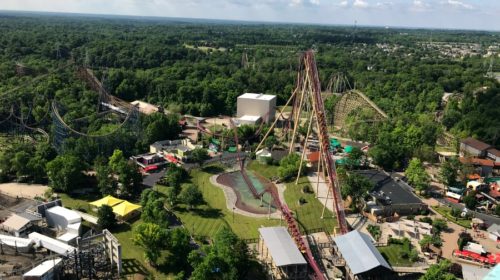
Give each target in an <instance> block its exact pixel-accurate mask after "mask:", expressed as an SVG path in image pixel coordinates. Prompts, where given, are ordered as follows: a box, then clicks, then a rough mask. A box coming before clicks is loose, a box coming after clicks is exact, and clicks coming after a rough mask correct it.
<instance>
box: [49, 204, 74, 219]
mask: <svg viewBox="0 0 500 280" xmlns="http://www.w3.org/2000/svg"><path fill="white" fill-rule="evenodd" d="M47 212H49V213H53V214H56V215H59V216H63V217H64V218H65V219H66V220H68V221H69V222H70V223H71V222H78V221H81V220H82V217H81V216H80V215H78V213H76V212H75V211H73V210H70V209H68V208H64V207H61V206H54V207H52V208H49V209H47Z"/></svg>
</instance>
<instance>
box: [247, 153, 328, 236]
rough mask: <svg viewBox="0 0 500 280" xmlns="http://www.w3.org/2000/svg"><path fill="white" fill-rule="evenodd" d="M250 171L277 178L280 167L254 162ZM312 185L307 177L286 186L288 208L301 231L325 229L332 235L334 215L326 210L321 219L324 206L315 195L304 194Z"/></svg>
mask: <svg viewBox="0 0 500 280" xmlns="http://www.w3.org/2000/svg"><path fill="white" fill-rule="evenodd" d="M248 169H250V170H253V171H255V172H257V173H259V174H261V175H263V176H264V177H266V178H271V177H274V176H277V174H278V167H277V166H271V165H264V164H260V163H258V162H257V161H253V162H251V163H250V164H249V165H248ZM306 185H310V183H309V180H308V179H307V178H306V177H302V178H300V179H299V183H298V185H295V181H293V182H290V183H287V184H286V190H285V200H286V203H287V204H288V207H289V208H290V209H291V210H292V211H293V212H294V213H295V217H296V218H297V220H298V222H299V225H300V226H301V230H312V229H317V228H324V229H326V230H327V231H328V232H330V233H332V232H333V228H334V226H335V225H336V219H335V218H333V213H332V212H331V211H330V210H328V209H325V213H324V216H323V219H321V212H322V211H323V204H321V202H320V201H319V200H318V199H317V198H316V197H315V194H314V193H303V192H302V189H303V187H304V186H306ZM301 197H302V198H304V199H305V200H306V203H305V204H302V205H300V204H299V199H300V198H301Z"/></svg>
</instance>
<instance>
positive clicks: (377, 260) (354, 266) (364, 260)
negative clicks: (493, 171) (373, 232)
mask: <svg viewBox="0 0 500 280" xmlns="http://www.w3.org/2000/svg"><path fill="white" fill-rule="evenodd" d="M334 240H335V243H336V244H337V247H338V249H339V251H340V253H342V256H343V257H344V259H345V261H346V264H347V265H348V266H349V268H351V271H352V272H353V273H354V274H360V273H363V272H367V271H369V270H372V269H374V268H376V267H379V266H383V267H386V268H387V269H390V270H392V268H391V266H390V265H389V264H388V263H387V261H386V260H385V259H384V257H382V255H381V254H380V252H379V251H378V250H377V248H375V246H374V245H373V243H372V241H371V239H370V237H369V236H368V235H366V234H364V233H361V232H359V231H357V230H355V231H351V232H349V233H347V234H344V235H341V236H338V237H336V238H335V239H334Z"/></svg>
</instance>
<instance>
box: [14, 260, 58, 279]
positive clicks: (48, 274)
mask: <svg viewBox="0 0 500 280" xmlns="http://www.w3.org/2000/svg"><path fill="white" fill-rule="evenodd" d="M61 261H62V259H61V258H57V259H53V260H48V261H44V262H43V263H41V264H40V265H38V266H36V267H34V268H33V269H32V270H30V271H28V272H26V273H25V274H24V275H23V280H52V279H55V278H56V277H55V276H56V275H55V270H56V269H57V268H58V267H59V265H60V264H61Z"/></svg>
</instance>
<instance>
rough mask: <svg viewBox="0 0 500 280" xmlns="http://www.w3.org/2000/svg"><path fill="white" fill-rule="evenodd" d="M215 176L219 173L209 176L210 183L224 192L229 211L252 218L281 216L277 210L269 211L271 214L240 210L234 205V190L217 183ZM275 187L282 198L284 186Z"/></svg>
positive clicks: (235, 197) (277, 217)
mask: <svg viewBox="0 0 500 280" xmlns="http://www.w3.org/2000/svg"><path fill="white" fill-rule="evenodd" d="M217 177H219V175H213V176H211V177H210V183H211V184H213V185H214V186H216V187H218V188H220V189H222V191H223V192H224V196H225V197H226V207H227V209H228V210H229V211H234V213H236V214H239V215H243V216H247V217H252V218H268V217H270V218H271V219H280V218H281V212H280V211H278V210H277V211H276V212H274V213H271V215H268V214H255V213H251V212H248V211H244V210H241V209H240V208H238V207H236V200H237V199H238V198H237V196H236V193H235V192H234V190H233V189H232V188H230V187H228V186H224V185H222V184H219V183H217ZM276 187H277V189H278V194H279V196H280V199H282V197H284V196H283V192H284V188H283V186H278V185H277V186H276Z"/></svg>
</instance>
